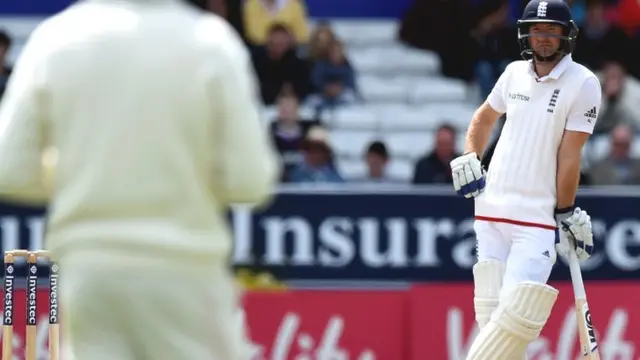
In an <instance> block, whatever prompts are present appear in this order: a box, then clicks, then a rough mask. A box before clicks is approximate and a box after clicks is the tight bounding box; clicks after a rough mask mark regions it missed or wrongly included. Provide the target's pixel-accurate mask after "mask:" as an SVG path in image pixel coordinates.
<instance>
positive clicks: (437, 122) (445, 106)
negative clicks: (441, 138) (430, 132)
mask: <svg viewBox="0 0 640 360" xmlns="http://www.w3.org/2000/svg"><path fill="white" fill-rule="evenodd" d="M421 108H422V111H424V113H425V114H428V116H429V117H431V118H433V119H434V124H433V126H434V128H438V127H439V126H441V125H445V124H448V125H451V126H454V127H456V128H457V129H459V130H460V131H466V129H467V128H468V127H469V123H470V122H471V117H473V113H474V112H475V110H476V108H475V105H473V104H469V103H446V102H445V103H440V104H428V105H425V106H423V107H421Z"/></svg>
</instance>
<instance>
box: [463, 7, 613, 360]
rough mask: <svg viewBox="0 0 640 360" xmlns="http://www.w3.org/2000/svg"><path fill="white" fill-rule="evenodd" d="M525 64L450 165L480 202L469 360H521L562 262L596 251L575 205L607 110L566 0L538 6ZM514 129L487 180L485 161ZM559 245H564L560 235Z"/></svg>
mask: <svg viewBox="0 0 640 360" xmlns="http://www.w3.org/2000/svg"><path fill="white" fill-rule="evenodd" d="M518 30H519V35H518V41H519V43H520V47H521V50H522V55H523V57H524V58H525V61H515V62H513V63H511V64H510V65H509V66H508V67H507V69H506V70H505V71H504V73H503V74H502V76H501V77H500V78H499V80H498V81H497V83H496V85H495V87H494V88H493V91H492V92H491V94H490V95H489V97H488V98H487V100H486V101H485V103H484V104H482V105H481V106H480V108H479V109H478V110H477V111H476V113H475V114H474V116H473V119H472V121H471V125H470V127H469V130H468V132H467V140H466V150H465V155H463V156H460V157H458V158H456V159H454V160H453V161H452V162H451V168H452V171H453V180H454V187H455V189H456V190H457V192H458V193H459V194H461V195H464V196H465V197H468V198H475V215H476V222H475V231H476V234H477V238H478V263H477V264H476V265H475V266H474V269H473V274H474V283H475V299H474V303H475V311H476V320H477V322H478V325H479V327H480V328H481V331H480V333H479V335H478V337H477V338H476V340H475V341H474V343H473V345H472V347H471V349H470V351H469V355H468V357H467V359H469V360H518V359H522V358H523V357H525V352H526V347H527V345H528V344H529V343H530V342H531V341H533V340H534V339H535V338H536V337H537V336H538V335H539V334H540V331H541V330H542V328H543V327H544V324H545V323H546V321H547V319H548V317H549V314H550V313H551V309H552V308H553V304H554V302H555V300H556V297H557V295H558V291H557V290H556V289H554V288H552V287H550V286H548V285H546V282H547V280H548V279H549V275H550V274H551V269H552V267H553V265H554V263H555V261H556V257H557V254H560V255H564V254H565V253H566V252H567V251H568V249H569V247H570V246H575V247H576V250H577V253H578V256H579V257H580V259H582V260H584V259H587V258H588V257H589V256H590V255H591V252H592V251H593V238H592V233H591V220H590V218H589V216H588V215H587V213H586V212H585V211H583V210H580V209H579V208H576V207H575V206H574V200H575V196H576V191H577V188H578V180H579V177H580V163H581V151H582V147H583V146H584V144H585V143H586V141H587V139H588V138H589V135H590V134H591V132H592V131H593V128H594V125H595V121H596V117H597V113H598V109H599V107H600V98H601V91H600V84H599V82H598V80H597V78H596V76H595V75H594V74H593V73H592V72H591V71H589V70H588V69H586V68H585V67H583V66H582V65H580V64H577V63H575V62H573V60H572V59H571V52H572V51H573V49H574V46H575V41H576V38H577V35H578V28H577V26H576V25H575V23H574V22H573V19H572V16H571V12H570V10H569V7H568V5H567V4H566V3H565V2H564V1H562V0H546V1H542V0H532V1H531V2H529V3H528V4H527V6H526V7H525V10H524V14H523V16H522V19H521V20H520V21H519V22H518ZM504 113H506V115H507V120H506V124H505V125H504V128H503V129H502V134H501V136H500V139H499V141H498V144H497V146H496V149H495V152H494V154H493V158H492V161H491V165H490V166H489V171H488V173H485V171H484V169H483V168H482V166H481V163H480V158H479V156H480V155H481V154H482V153H483V151H484V150H485V148H486V146H487V143H488V140H489V136H490V133H491V130H492V129H493V126H494V124H495V122H496V119H498V117H500V116H501V115H502V114H504ZM557 228H558V229H559V242H558V244H556V229H557Z"/></svg>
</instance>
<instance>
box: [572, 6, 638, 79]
mask: <svg viewBox="0 0 640 360" xmlns="http://www.w3.org/2000/svg"><path fill="white" fill-rule="evenodd" d="M586 5H587V7H586V14H585V15H586V16H585V18H584V25H582V26H581V28H580V34H579V35H578V39H577V41H576V48H575V51H574V52H573V53H572V56H573V58H574V60H575V61H577V62H579V63H581V64H583V65H585V66H587V67H589V68H590V69H592V70H599V69H601V68H602V66H603V65H604V63H605V62H606V61H611V60H618V59H619V58H620V57H621V56H622V55H623V53H622V52H623V51H625V50H623V49H625V47H626V46H627V44H628V42H629V40H628V38H627V36H626V35H625V34H624V33H623V32H622V31H621V30H620V29H618V28H616V27H614V26H612V24H611V23H610V22H609V21H608V20H607V19H606V16H605V5H604V4H603V2H602V0H589V1H587V4H586Z"/></svg>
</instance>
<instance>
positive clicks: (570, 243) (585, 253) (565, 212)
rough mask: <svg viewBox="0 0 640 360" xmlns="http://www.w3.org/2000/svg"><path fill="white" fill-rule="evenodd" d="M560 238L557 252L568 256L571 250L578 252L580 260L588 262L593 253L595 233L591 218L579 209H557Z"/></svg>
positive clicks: (557, 240) (557, 242)
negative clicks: (592, 228)
mask: <svg viewBox="0 0 640 360" xmlns="http://www.w3.org/2000/svg"><path fill="white" fill-rule="evenodd" d="M555 216H556V223H557V224H558V235H559V236H558V238H557V239H556V250H557V251H558V254H560V255H564V256H566V255H567V254H568V253H569V250H570V249H571V248H574V249H575V250H576V254H577V255H578V259H580V260H587V259H588V258H589V257H590V256H591V254H592V253H593V232H592V230H591V217H590V216H589V214H587V212H586V211H584V210H581V209H580V208H579V207H577V208H575V209H573V208H564V209H556V211H555Z"/></svg>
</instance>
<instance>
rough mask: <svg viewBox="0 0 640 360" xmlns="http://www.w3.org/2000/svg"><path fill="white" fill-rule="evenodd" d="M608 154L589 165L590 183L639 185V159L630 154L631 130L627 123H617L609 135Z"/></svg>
mask: <svg viewBox="0 0 640 360" xmlns="http://www.w3.org/2000/svg"><path fill="white" fill-rule="evenodd" d="M610 136H611V137H610V146H611V150H610V153H609V156H607V157H606V158H605V159H602V160H600V161H598V162H596V163H595V164H593V166H592V167H591V170H590V171H591V173H590V180H591V184H592V185H639V184H640V159H637V158H632V157H631V154H630V149H631V145H632V142H633V136H634V135H633V132H632V130H631V128H630V127H629V126H627V125H618V126H616V128H615V129H614V130H613V131H612V132H611V135H610Z"/></svg>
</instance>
